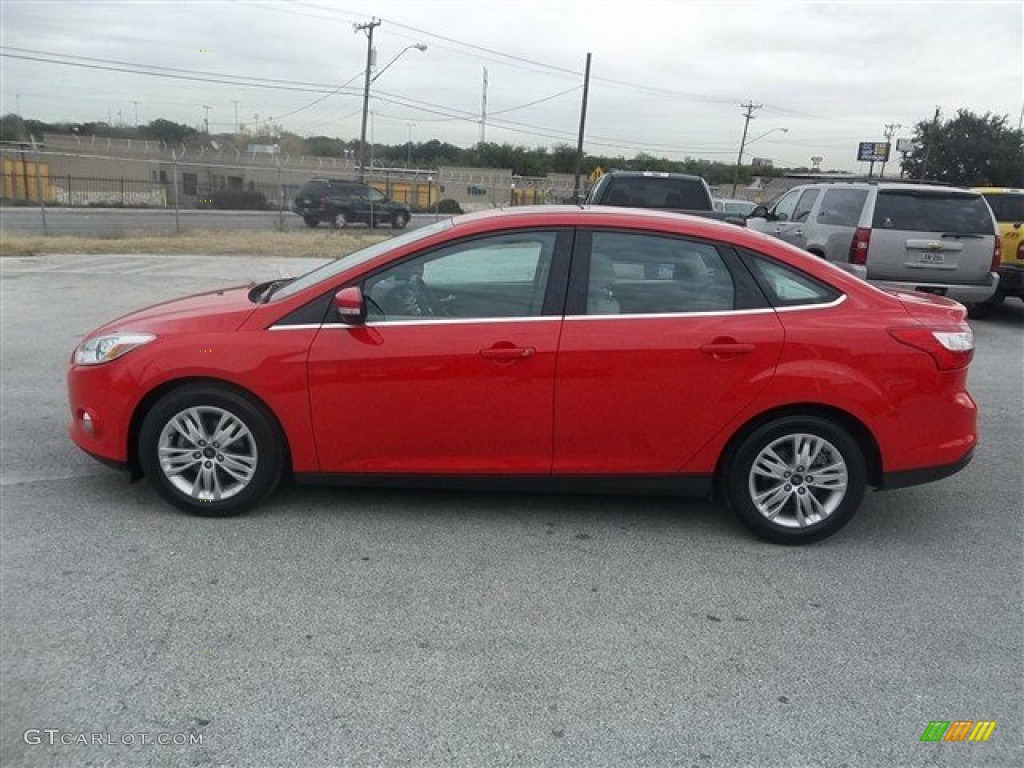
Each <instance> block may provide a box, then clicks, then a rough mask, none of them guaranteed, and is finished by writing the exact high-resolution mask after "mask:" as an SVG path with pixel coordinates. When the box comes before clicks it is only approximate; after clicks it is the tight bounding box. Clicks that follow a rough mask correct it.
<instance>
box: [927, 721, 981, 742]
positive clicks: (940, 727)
mask: <svg viewBox="0 0 1024 768" xmlns="http://www.w3.org/2000/svg"><path fill="white" fill-rule="evenodd" d="M996 722H997V721H995V720H954V721H952V722H950V721H949V720H932V721H931V722H930V723H928V726H927V727H926V728H925V729H924V733H922V734H921V741H988V737H989V736H991V735H992V731H994V730H995V729H996Z"/></svg>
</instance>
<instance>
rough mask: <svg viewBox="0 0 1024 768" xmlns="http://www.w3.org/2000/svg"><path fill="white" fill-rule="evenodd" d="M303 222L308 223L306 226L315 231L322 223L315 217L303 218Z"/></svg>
mask: <svg viewBox="0 0 1024 768" xmlns="http://www.w3.org/2000/svg"><path fill="white" fill-rule="evenodd" d="M302 220H303V221H304V222H306V226H307V227H309V228H310V229H313V228H314V227H316V226H317V225H318V224H319V223H320V219H318V218H316V217H315V216H303V217H302Z"/></svg>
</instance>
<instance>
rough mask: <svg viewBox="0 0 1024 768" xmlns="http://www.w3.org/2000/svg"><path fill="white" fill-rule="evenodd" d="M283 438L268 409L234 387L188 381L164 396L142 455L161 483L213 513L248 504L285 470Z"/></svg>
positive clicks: (177, 499)
mask: <svg viewBox="0 0 1024 768" xmlns="http://www.w3.org/2000/svg"><path fill="white" fill-rule="evenodd" d="M282 445H283V440H282V438H281V436H280V434H279V432H278V429H277V426H276V424H275V423H274V422H273V420H272V418H271V417H270V416H269V414H266V413H265V412H264V409H263V408H261V407H259V406H257V405H256V404H254V403H253V402H251V401H250V400H249V399H248V398H246V397H244V396H242V395H240V394H238V393H237V392H234V391H232V390H230V389H226V388H221V387H216V386H206V385H204V386H186V387H182V388H181V389H176V390H173V391H172V392H170V393H168V394H167V395H165V396H164V397H163V398H161V399H160V400H159V401H158V402H157V403H156V404H155V405H154V406H153V407H152V408H151V409H150V411H149V413H148V414H146V417H145V419H144V420H143V422H142V428H141V430H140V432H139V445H138V451H139V463H140V464H141V466H142V470H143V472H144V473H145V475H146V476H147V477H148V478H149V479H150V482H152V483H153V484H154V486H155V488H156V490H157V491H158V492H159V493H160V495H161V496H163V497H164V498H165V499H167V500H168V501H169V502H171V503H172V504H174V505H175V506H177V507H180V508H181V509H184V510H186V511H188V512H191V513H193V514H197V515H203V516H206V517H225V516H228V515H236V514H239V513H241V512H244V511H246V510H247V509H249V508H250V507H252V506H253V505H254V504H256V503H257V502H259V501H260V500H261V499H263V498H264V497H265V496H267V495H268V494H269V493H270V492H271V491H273V490H274V488H275V486H276V485H277V483H278V481H279V480H280V477H281V472H282V466H283V461H284V453H283V451H282Z"/></svg>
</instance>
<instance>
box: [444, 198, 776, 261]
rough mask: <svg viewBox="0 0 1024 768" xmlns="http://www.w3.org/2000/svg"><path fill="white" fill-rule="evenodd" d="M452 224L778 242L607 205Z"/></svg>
mask: <svg viewBox="0 0 1024 768" xmlns="http://www.w3.org/2000/svg"><path fill="white" fill-rule="evenodd" d="M452 224H453V227H455V228H456V229H463V230H477V231H479V232H484V231H487V230H490V229H499V228H501V227H503V226H513V227H518V226H521V227H523V228H526V227H545V226H547V227H601V226H608V227H625V228H629V229H651V228H656V229H659V230H662V231H664V232H665V233H666V234H678V235H682V236H684V237H696V238H704V239H708V240H718V241H722V242H727V243H731V244H733V245H738V246H741V247H747V248H753V249H755V250H764V249H765V248H766V247H773V246H774V245H777V244H778V243H779V241H778V240H777V239H776V238H773V237H769V236H768V235H763V234H761V233H760V232H755V231H753V230H750V229H747V228H746V227H743V226H740V225H737V224H731V223H729V222H725V221H718V220H716V219H710V218H705V217H703V216H690V215H688V214H685V213H676V212H673V211H663V210H658V209H652V208H623V207H619V206H609V205H529V206H517V207H514V208H491V209H488V210H484V211H477V212H475V213H466V214H462V215H461V216H456V217H454V218H453V219H452ZM467 234H468V233H467Z"/></svg>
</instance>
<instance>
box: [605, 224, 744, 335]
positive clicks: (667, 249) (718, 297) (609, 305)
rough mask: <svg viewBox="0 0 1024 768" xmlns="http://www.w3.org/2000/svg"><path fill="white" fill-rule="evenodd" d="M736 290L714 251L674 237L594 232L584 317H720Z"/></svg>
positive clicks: (731, 303) (730, 307)
mask: <svg viewBox="0 0 1024 768" xmlns="http://www.w3.org/2000/svg"><path fill="white" fill-rule="evenodd" d="M735 300H736V289H735V287H734V285H733V279H732V275H731V274H730V273H729V270H728V268H727V267H726V265H725V262H724V261H723V260H722V257H721V255H720V254H719V253H718V251H717V250H716V249H715V248H714V247H713V246H712V245H709V244H707V243H698V242H694V241H691V240H684V239H682V238H676V237H665V236H661V235H654V234H646V233H643V234H641V233H633V232H601V231H598V232H594V235H593V243H592V246H591V252H590V268H589V275H588V279H587V302H586V312H587V314H588V315H644V314H667V313H671V314H675V313H691V312H725V311H729V310H731V309H733V308H734V306H735Z"/></svg>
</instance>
